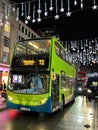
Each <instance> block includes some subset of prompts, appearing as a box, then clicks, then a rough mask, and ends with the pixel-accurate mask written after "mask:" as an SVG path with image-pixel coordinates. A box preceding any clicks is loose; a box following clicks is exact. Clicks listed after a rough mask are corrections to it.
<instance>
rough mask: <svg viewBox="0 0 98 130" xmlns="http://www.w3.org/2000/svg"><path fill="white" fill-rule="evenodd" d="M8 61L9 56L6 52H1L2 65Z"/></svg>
mask: <svg viewBox="0 0 98 130" xmlns="http://www.w3.org/2000/svg"><path fill="white" fill-rule="evenodd" d="M8 59H9V54H8V53H7V52H3V59H2V60H3V62H4V63H8Z"/></svg>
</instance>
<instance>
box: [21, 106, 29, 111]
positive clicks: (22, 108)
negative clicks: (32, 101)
mask: <svg viewBox="0 0 98 130" xmlns="http://www.w3.org/2000/svg"><path fill="white" fill-rule="evenodd" d="M20 110H22V111H30V108H27V107H20Z"/></svg>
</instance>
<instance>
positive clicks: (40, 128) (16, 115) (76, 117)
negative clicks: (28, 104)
mask: <svg viewBox="0 0 98 130" xmlns="http://www.w3.org/2000/svg"><path fill="white" fill-rule="evenodd" d="M94 115H95V102H94V101H92V102H87V101H86V100H85V98H83V97H81V96H79V97H77V98H76V101H75V102H73V103H70V104H68V105H66V106H65V108H64V110H62V111H61V110H58V111H56V112H55V113H52V114H47V113H33V112H19V111H17V110H13V109H10V110H4V111H1V112H0V130H86V129H89V130H95V129H94V128H95V124H94V123H95V120H94V118H95V116H94ZM96 130H97V129H96Z"/></svg>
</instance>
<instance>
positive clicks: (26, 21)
mask: <svg viewBox="0 0 98 130" xmlns="http://www.w3.org/2000/svg"><path fill="white" fill-rule="evenodd" d="M26 10H27V4H26V3H25V24H28V20H27V12H26Z"/></svg>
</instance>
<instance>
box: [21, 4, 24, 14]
mask: <svg viewBox="0 0 98 130" xmlns="http://www.w3.org/2000/svg"><path fill="white" fill-rule="evenodd" d="M23 15H24V3H23V2H22V3H21V16H23Z"/></svg>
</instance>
